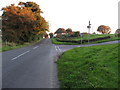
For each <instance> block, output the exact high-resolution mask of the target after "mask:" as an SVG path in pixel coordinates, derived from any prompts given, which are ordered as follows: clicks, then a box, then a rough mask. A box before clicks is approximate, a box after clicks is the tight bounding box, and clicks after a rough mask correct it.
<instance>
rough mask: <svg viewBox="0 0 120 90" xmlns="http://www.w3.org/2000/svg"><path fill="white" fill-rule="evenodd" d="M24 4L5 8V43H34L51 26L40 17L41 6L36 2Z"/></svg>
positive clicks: (3, 17)
mask: <svg viewBox="0 0 120 90" xmlns="http://www.w3.org/2000/svg"><path fill="white" fill-rule="evenodd" d="M24 4H26V5H24ZM24 4H23V3H22V2H20V3H19V5H21V6H15V5H14V4H11V5H10V6H7V7H5V8H3V15H2V19H3V20H2V23H3V26H2V32H3V33H2V34H3V41H9V42H15V43H19V42H29V41H33V40H34V38H35V37H36V36H37V37H38V35H40V33H41V32H46V31H48V29H49V25H48V23H47V22H46V20H45V19H44V18H43V17H42V16H41V15H40V13H42V11H41V9H40V8H39V6H38V5H37V4H36V3H34V2H29V3H28V2H27V3H24ZM32 4H33V5H32ZM27 5H28V6H27ZM35 6H36V7H37V9H36V8H35Z"/></svg>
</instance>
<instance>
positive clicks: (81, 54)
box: [57, 44, 120, 88]
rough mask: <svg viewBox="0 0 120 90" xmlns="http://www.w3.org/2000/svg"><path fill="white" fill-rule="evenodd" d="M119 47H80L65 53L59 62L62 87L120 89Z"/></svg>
mask: <svg viewBox="0 0 120 90" xmlns="http://www.w3.org/2000/svg"><path fill="white" fill-rule="evenodd" d="M118 46H119V45H118V44H110V45H101V46H91V47H80V48H74V49H72V50H69V51H67V52H65V53H63V55H62V56H61V58H60V59H58V61H57V65H58V78H59V80H60V87H61V88H118V50H119V49H118ZM119 51H120V50H119Z"/></svg>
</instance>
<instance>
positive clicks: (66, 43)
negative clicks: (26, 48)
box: [52, 35, 120, 45]
mask: <svg viewBox="0 0 120 90" xmlns="http://www.w3.org/2000/svg"><path fill="white" fill-rule="evenodd" d="M99 36H100V35H99ZM101 37H102V35H101ZM79 39H80V38H78V40H79ZM92 39H93V38H92ZM71 40H72V39H71ZM78 40H77V41H78ZM84 40H86V39H84ZM115 40H120V37H115V36H114V35H111V38H109V39H105V40H100V41H94V42H89V44H95V43H102V42H108V41H115ZM75 41H76V40H75ZM52 43H53V44H61V45H80V44H79V43H70V42H59V41H57V40H56V38H53V39H52ZM82 44H88V42H85V43H82Z"/></svg>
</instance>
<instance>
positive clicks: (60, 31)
mask: <svg viewBox="0 0 120 90" xmlns="http://www.w3.org/2000/svg"><path fill="white" fill-rule="evenodd" d="M63 33H66V30H65V29H64V28H58V29H57V30H56V32H55V34H60V35H61V34H63Z"/></svg>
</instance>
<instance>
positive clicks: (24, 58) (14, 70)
mask: <svg viewBox="0 0 120 90" xmlns="http://www.w3.org/2000/svg"><path fill="white" fill-rule="evenodd" d="M112 43H118V41H111V42H105V43H101V44H89V45H54V44H52V43H51V40H50V39H44V40H43V41H41V42H39V43H37V44H35V45H33V46H27V47H23V48H19V49H15V50H10V51H6V52H3V53H2V87H3V88H58V87H59V81H58V78H57V67H56V63H54V62H55V61H56V59H57V56H58V55H59V54H61V53H62V52H65V51H67V50H69V49H72V48H75V47H87V46H93V45H103V44H112Z"/></svg>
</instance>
